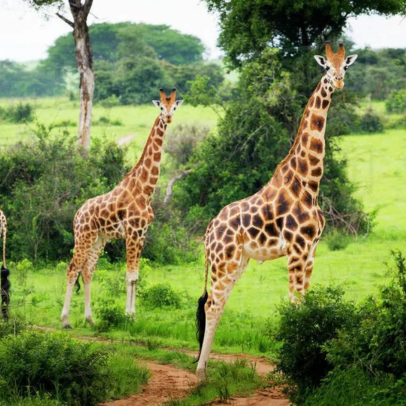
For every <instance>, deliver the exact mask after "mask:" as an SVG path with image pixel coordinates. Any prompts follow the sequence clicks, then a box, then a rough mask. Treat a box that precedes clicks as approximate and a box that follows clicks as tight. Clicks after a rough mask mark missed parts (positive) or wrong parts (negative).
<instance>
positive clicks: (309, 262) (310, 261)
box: [304, 239, 319, 291]
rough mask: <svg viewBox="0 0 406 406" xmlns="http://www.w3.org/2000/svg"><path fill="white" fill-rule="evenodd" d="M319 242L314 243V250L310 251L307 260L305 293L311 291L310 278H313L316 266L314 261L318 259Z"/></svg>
mask: <svg viewBox="0 0 406 406" xmlns="http://www.w3.org/2000/svg"><path fill="white" fill-rule="evenodd" d="M318 243H319V240H318V239H316V240H315V241H314V243H313V246H312V248H311V249H310V253H309V258H308V259H307V263H306V268H305V283H304V289H305V291H306V290H307V289H309V286H310V278H311V277H312V272H313V266H314V259H315V257H316V249H317V244H318Z"/></svg>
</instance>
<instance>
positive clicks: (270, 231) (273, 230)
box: [264, 223, 279, 237]
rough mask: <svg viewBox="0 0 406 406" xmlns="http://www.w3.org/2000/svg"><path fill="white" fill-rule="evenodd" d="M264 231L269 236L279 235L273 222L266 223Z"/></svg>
mask: <svg viewBox="0 0 406 406" xmlns="http://www.w3.org/2000/svg"><path fill="white" fill-rule="evenodd" d="M264 231H265V232H266V233H267V234H268V235H269V236H270V237H277V236H278V235H279V231H278V230H277V229H276V227H275V223H268V224H267V225H266V226H265V228H264Z"/></svg>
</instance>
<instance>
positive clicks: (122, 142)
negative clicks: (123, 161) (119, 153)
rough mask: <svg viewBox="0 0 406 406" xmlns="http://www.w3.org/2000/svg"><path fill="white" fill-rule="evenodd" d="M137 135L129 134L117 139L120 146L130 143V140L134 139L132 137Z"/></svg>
mask: <svg viewBox="0 0 406 406" xmlns="http://www.w3.org/2000/svg"><path fill="white" fill-rule="evenodd" d="M134 137H135V134H129V135H126V136H125V137H122V138H120V139H119V140H118V141H117V144H118V146H120V147H122V146H123V145H125V144H128V143H129V142H130V141H132V139H133V138H134Z"/></svg>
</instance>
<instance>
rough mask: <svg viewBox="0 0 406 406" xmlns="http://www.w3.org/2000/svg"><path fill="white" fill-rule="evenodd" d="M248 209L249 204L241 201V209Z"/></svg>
mask: <svg viewBox="0 0 406 406" xmlns="http://www.w3.org/2000/svg"><path fill="white" fill-rule="evenodd" d="M249 209H250V205H249V204H248V203H247V202H242V203H241V211H248V210H249Z"/></svg>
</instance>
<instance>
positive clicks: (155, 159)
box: [154, 152, 161, 162]
mask: <svg viewBox="0 0 406 406" xmlns="http://www.w3.org/2000/svg"><path fill="white" fill-rule="evenodd" d="M160 160H161V153H160V152H156V153H155V154H154V161H155V162H159V161H160Z"/></svg>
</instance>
